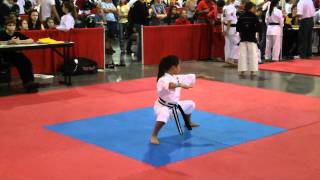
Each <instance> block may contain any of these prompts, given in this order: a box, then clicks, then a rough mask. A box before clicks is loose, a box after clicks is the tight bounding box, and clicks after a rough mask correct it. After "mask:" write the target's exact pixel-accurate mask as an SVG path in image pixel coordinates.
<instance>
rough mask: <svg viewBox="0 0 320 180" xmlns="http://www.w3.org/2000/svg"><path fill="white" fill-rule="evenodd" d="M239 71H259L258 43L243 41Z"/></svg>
mask: <svg viewBox="0 0 320 180" xmlns="http://www.w3.org/2000/svg"><path fill="white" fill-rule="evenodd" d="M240 52H241V53H240V57H239V62H238V71H239V72H243V71H254V72H256V71H258V64H259V63H258V62H259V59H260V58H259V52H260V50H259V49H258V46H257V43H254V42H241V43H240Z"/></svg>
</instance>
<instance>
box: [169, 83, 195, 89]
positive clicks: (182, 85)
mask: <svg viewBox="0 0 320 180" xmlns="http://www.w3.org/2000/svg"><path fill="white" fill-rule="evenodd" d="M179 87H181V88H183V89H190V88H192V86H190V85H186V84H180V83H178V84H176V83H169V89H170V90H173V89H176V88H179Z"/></svg>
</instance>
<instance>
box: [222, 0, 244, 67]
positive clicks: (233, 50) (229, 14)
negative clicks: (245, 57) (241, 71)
mask: <svg viewBox="0 0 320 180" xmlns="http://www.w3.org/2000/svg"><path fill="white" fill-rule="evenodd" d="M234 1H235V0H228V5H226V6H225V7H224V9H223V20H222V21H223V23H224V24H223V26H222V28H223V29H222V32H223V35H224V37H225V46H224V54H225V55H224V56H225V57H224V58H225V61H226V63H228V64H233V65H236V64H237V60H238V58H239V46H238V45H239V42H240V37H239V34H238V33H237V31H236V24H237V9H236V7H235V5H234Z"/></svg>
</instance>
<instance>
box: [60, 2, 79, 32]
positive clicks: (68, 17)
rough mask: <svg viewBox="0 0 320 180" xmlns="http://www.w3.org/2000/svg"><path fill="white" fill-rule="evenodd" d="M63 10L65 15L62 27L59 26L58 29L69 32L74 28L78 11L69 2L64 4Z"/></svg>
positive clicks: (61, 23)
mask: <svg viewBox="0 0 320 180" xmlns="http://www.w3.org/2000/svg"><path fill="white" fill-rule="evenodd" d="M62 10H63V12H64V14H65V15H63V16H62V17H61V21H60V25H59V26H57V29H58V30H61V31H69V30H70V29H72V28H74V24H75V18H76V11H75V8H74V6H73V4H72V3H70V2H69V1H65V2H63V5H62Z"/></svg>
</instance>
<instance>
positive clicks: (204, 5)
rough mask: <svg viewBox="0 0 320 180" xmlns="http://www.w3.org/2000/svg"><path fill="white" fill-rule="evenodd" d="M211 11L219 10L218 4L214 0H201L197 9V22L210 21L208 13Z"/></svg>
mask: <svg viewBox="0 0 320 180" xmlns="http://www.w3.org/2000/svg"><path fill="white" fill-rule="evenodd" d="M211 11H216V12H218V8H217V5H216V4H215V3H214V2H213V0H201V1H200V3H199V4H198V6H197V11H196V13H197V14H198V19H197V23H210V20H209V19H210V18H209V17H208V14H209V12H211Z"/></svg>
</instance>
